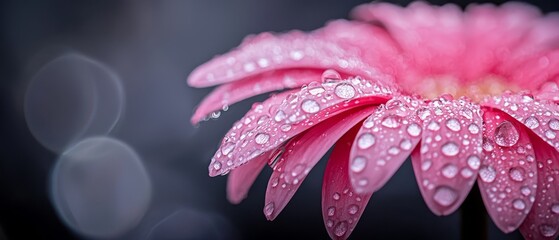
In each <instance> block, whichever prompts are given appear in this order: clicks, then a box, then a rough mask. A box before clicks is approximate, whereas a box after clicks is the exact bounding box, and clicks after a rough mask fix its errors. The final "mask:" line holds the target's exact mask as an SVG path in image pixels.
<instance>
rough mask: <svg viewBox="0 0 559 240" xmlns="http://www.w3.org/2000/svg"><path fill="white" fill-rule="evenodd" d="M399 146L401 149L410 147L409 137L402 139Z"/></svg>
mask: <svg viewBox="0 0 559 240" xmlns="http://www.w3.org/2000/svg"><path fill="white" fill-rule="evenodd" d="M400 148H401V149H403V150H410V149H411V148H412V143H411V141H410V140H409V139H403V140H402V141H401V142H400Z"/></svg>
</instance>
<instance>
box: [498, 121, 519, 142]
mask: <svg viewBox="0 0 559 240" xmlns="http://www.w3.org/2000/svg"><path fill="white" fill-rule="evenodd" d="M494 137H495V143H496V144H497V145H499V146H501V147H511V146H513V145H514V144H516V143H517V142H518V139H519V138H520V135H519V134H518V130H516V128H515V127H514V125H512V123H511V122H509V121H504V122H502V123H501V124H499V126H497V128H496V129H495V136H494Z"/></svg>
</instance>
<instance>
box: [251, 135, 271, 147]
mask: <svg viewBox="0 0 559 240" xmlns="http://www.w3.org/2000/svg"><path fill="white" fill-rule="evenodd" d="M268 140H270V135H268V134H267V133H259V134H256V137H255V138H254V141H255V142H256V143H258V144H260V145H262V144H266V143H267V142H268Z"/></svg>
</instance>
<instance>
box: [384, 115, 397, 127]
mask: <svg viewBox="0 0 559 240" xmlns="http://www.w3.org/2000/svg"><path fill="white" fill-rule="evenodd" d="M381 124H382V126H385V127H387V128H397V127H398V126H400V123H399V122H398V119H396V116H394V115H390V116H387V117H385V118H384V119H383V120H382V122H381Z"/></svg>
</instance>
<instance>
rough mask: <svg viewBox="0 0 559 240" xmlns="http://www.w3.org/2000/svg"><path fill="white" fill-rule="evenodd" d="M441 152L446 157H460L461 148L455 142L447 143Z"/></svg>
mask: <svg viewBox="0 0 559 240" xmlns="http://www.w3.org/2000/svg"><path fill="white" fill-rule="evenodd" d="M441 151H442V152H443V154H444V155H446V156H449V157H452V156H456V155H458V153H459V152H460V147H459V146H458V145H456V143H454V142H447V143H445V144H444V145H443V146H442V147H441Z"/></svg>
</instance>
